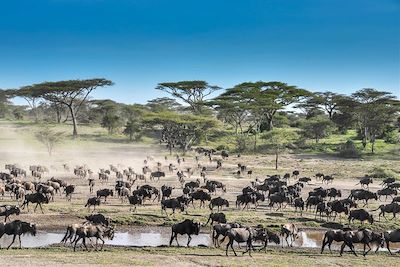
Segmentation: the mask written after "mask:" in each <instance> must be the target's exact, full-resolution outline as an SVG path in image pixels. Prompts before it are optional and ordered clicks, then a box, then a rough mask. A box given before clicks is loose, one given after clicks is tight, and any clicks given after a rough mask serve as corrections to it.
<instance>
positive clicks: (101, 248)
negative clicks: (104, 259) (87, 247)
mask: <svg viewBox="0 0 400 267" xmlns="http://www.w3.org/2000/svg"><path fill="white" fill-rule="evenodd" d="M99 239H100V240H101V242H102V243H101V247H100V251H101V250H103V246H104V243H105V241H104V239H103V238H102V237H101V236H100V237H99ZM96 243H97V241H96ZM96 245H97V244H96Z"/></svg>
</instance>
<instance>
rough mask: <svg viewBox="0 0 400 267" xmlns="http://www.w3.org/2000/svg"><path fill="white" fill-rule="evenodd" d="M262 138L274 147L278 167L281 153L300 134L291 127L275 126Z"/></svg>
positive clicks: (276, 166)
mask: <svg viewBox="0 0 400 267" xmlns="http://www.w3.org/2000/svg"><path fill="white" fill-rule="evenodd" d="M262 138H263V139H264V140H265V142H266V143H267V144H268V145H270V146H271V147H272V149H273V150H274V153H275V169H276V170H277V169H278V162H279V155H280V153H281V152H282V151H283V150H284V149H285V148H286V147H287V146H288V145H290V144H293V143H294V142H295V141H296V140H297V139H298V138H299V135H298V134H297V133H296V132H294V131H293V130H291V129H287V128H274V129H272V130H271V131H268V132H266V133H265V134H264V135H263V136H262Z"/></svg>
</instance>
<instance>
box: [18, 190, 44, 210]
mask: <svg viewBox="0 0 400 267" xmlns="http://www.w3.org/2000/svg"><path fill="white" fill-rule="evenodd" d="M29 203H32V204H36V206H35V208H34V210H33V212H35V211H36V208H37V207H38V206H39V207H40V210H41V211H42V213H44V212H43V208H42V203H44V204H48V203H49V198H48V197H47V196H46V195H43V194H42V193H32V194H27V195H26V196H25V200H24V203H23V204H22V209H24V208H25V205H26V208H27V209H28V212H29Z"/></svg>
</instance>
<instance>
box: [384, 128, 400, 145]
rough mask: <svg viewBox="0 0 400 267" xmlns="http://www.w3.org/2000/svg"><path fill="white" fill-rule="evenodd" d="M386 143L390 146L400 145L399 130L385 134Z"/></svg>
mask: <svg viewBox="0 0 400 267" xmlns="http://www.w3.org/2000/svg"><path fill="white" fill-rule="evenodd" d="M384 139H385V142H386V143H389V144H398V143H400V133H399V131H397V130H392V131H390V132H387V133H386V134H385V137H384Z"/></svg>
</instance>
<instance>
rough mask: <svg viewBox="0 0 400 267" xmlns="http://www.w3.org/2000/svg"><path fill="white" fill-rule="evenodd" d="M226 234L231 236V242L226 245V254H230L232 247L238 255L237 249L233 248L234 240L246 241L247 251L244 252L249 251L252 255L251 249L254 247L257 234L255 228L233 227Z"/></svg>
mask: <svg viewBox="0 0 400 267" xmlns="http://www.w3.org/2000/svg"><path fill="white" fill-rule="evenodd" d="M226 236H227V237H228V238H229V242H228V244H227V245H226V251H225V254H226V256H228V249H229V247H231V249H232V250H233V253H234V254H235V256H237V254H236V251H235V249H234V248H233V242H234V241H236V242H238V243H239V244H240V243H246V251H244V252H243V254H245V253H246V252H249V255H250V256H251V250H252V249H253V244H252V241H253V239H254V238H255V237H256V236H257V231H256V230H255V229H253V228H249V227H247V228H232V229H230V230H228V231H227V233H226Z"/></svg>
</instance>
